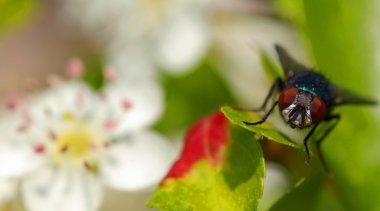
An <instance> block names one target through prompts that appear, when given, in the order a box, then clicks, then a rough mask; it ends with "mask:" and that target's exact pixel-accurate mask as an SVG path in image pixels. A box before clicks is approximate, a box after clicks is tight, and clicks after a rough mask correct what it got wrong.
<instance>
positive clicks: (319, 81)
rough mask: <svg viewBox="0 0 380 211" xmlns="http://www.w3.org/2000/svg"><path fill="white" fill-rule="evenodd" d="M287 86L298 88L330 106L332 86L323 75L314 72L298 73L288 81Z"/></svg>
mask: <svg viewBox="0 0 380 211" xmlns="http://www.w3.org/2000/svg"><path fill="white" fill-rule="evenodd" d="M287 86H290V87H296V88H298V89H300V90H303V91H306V92H308V93H311V94H312V95H314V96H318V97H320V98H321V99H322V100H323V101H324V102H325V103H326V105H327V106H328V105H330V101H331V100H330V99H331V92H330V88H329V87H330V84H329V82H328V81H327V79H326V78H325V77H324V76H322V75H321V74H318V73H316V72H312V71H304V72H298V73H296V74H295V75H294V76H293V77H291V78H289V79H288V80H287Z"/></svg>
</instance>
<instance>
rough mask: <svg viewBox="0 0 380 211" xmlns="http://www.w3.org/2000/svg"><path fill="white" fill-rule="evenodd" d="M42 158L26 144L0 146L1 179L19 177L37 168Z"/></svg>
mask: <svg viewBox="0 0 380 211" xmlns="http://www.w3.org/2000/svg"><path fill="white" fill-rule="evenodd" d="M40 163H41V160H40V158H39V157H38V156H37V155H36V154H35V153H34V152H33V150H32V149H31V147H29V146H28V145H26V144H19V143H15V144H11V143H8V144H1V145H0V177H19V176H22V175H23V174H25V173H27V172H30V171H32V170H34V169H35V168H37V166H39V165H40Z"/></svg>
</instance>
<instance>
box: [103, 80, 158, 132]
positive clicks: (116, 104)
mask: <svg viewBox="0 0 380 211" xmlns="http://www.w3.org/2000/svg"><path fill="white" fill-rule="evenodd" d="M105 94H106V98H107V102H106V106H111V107H110V110H111V111H112V112H113V117H114V118H117V119H119V120H120V122H119V125H118V129H117V130H118V131H117V132H116V133H118V134H119V133H122V132H125V131H127V130H128V131H130V130H136V129H141V128H144V127H147V126H149V125H151V124H152V123H154V122H155V121H156V120H157V119H158V117H160V115H161V114H162V112H163V94H162V90H161V88H160V87H159V86H158V85H157V83H156V82H155V81H151V80H145V81H144V83H139V84H132V83H130V84H122V83H116V84H113V85H112V86H109V87H107V88H106V89H105ZM123 101H129V102H130V103H131V106H130V108H124V107H123Z"/></svg>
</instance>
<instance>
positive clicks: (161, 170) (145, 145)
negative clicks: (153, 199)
mask: <svg viewBox="0 0 380 211" xmlns="http://www.w3.org/2000/svg"><path fill="white" fill-rule="evenodd" d="M173 159H174V149H173V146H172V145H171V144H170V143H169V141H168V140H165V139H164V138H163V137H161V136H159V135H158V134H156V133H153V132H147V131H145V132H140V133H136V134H133V135H131V136H130V137H127V138H125V140H120V142H118V143H116V144H115V145H113V146H112V147H111V148H110V149H109V152H108V153H107V155H106V156H105V157H104V159H103V161H102V167H101V170H102V174H103V176H104V179H105V182H106V183H107V184H108V185H109V186H111V187H112V188H115V189H120V190H127V191H134V190H139V189H143V188H147V187H150V186H152V185H155V184H157V183H158V182H159V181H160V180H161V179H162V178H163V177H164V176H165V174H166V173H167V171H168V170H169V167H170V165H171V163H172V161H173Z"/></svg>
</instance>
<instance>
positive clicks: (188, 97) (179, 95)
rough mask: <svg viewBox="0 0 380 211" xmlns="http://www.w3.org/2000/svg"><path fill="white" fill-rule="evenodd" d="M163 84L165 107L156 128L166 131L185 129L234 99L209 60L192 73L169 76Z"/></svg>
mask: <svg viewBox="0 0 380 211" xmlns="http://www.w3.org/2000/svg"><path fill="white" fill-rule="evenodd" d="M163 86H164V90H165V95H166V101H165V102H166V109H165V113H164V115H163V117H162V118H161V119H160V120H159V122H158V123H157V125H156V126H155V128H156V129H157V130H159V131H160V132H164V133H171V132H177V131H178V130H182V129H183V128H186V127H188V125H190V124H191V123H193V122H195V121H196V120H197V119H199V118H201V117H202V116H204V115H206V114H208V113H211V112H214V111H215V110H216V109H217V108H218V107H219V106H220V105H223V104H230V103H231V104H232V103H233V102H234V98H233V97H232V94H231V92H230V91H229V89H228V88H227V87H226V85H225V83H224V81H223V80H222V78H221V76H220V75H219V71H218V70H216V69H215V67H214V66H212V65H210V64H209V63H208V62H207V61H205V62H203V63H202V64H201V65H200V66H199V67H197V69H196V70H194V71H191V72H190V74H187V75H184V76H169V75H167V76H166V77H165V78H164V79H163Z"/></svg>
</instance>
